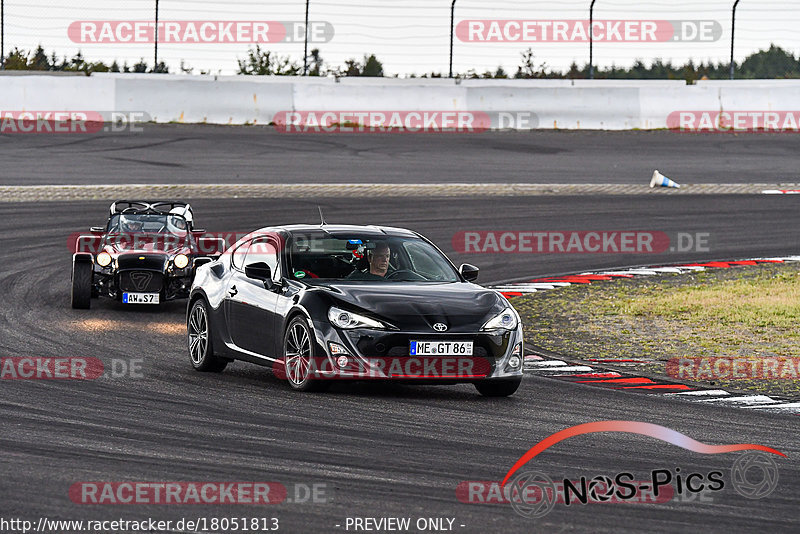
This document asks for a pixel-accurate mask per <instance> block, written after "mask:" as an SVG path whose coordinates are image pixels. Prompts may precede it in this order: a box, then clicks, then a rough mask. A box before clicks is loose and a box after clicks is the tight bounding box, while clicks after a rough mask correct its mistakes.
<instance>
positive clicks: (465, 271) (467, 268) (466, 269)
mask: <svg viewBox="0 0 800 534" xmlns="http://www.w3.org/2000/svg"><path fill="white" fill-rule="evenodd" d="M458 271H459V272H460V273H461V276H463V277H464V280H466V281H467V282H474V281H475V280H477V279H478V273H479V272H480V271H481V270H480V269H478V268H477V267H475V266H474V265H470V264H469V263H462V264H461V267H459V268H458Z"/></svg>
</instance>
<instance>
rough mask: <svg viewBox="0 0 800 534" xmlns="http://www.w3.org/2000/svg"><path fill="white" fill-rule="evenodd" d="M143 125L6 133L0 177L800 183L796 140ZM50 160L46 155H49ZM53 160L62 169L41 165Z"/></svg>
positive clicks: (5, 181)
mask: <svg viewBox="0 0 800 534" xmlns="http://www.w3.org/2000/svg"><path fill="white" fill-rule="evenodd" d="M137 128H140V129H141V130H142V131H139V132H127V131H126V132H117V133H108V134H103V133H97V134H73V135H69V134H60V135H12V134H6V135H0V142H2V158H3V163H4V166H3V172H2V174H0V185H9V184H14V185H39V184H85V183H91V184H108V183H150V184H152V183H176V182H180V183H219V182H224V183H286V184H292V183H359V182H370V183H397V182H399V183H407V182H411V183H431V182H436V183H439V182H448V183H461V182H478V183H485V182H489V183H497V182H517V183H569V184H572V183H612V184H645V185H646V184H647V183H648V182H649V181H650V175H652V174H653V170H654V169H659V170H660V171H661V172H662V173H664V174H665V175H667V176H669V177H670V178H673V179H675V180H676V181H677V182H679V183H697V184H700V183H723V184H729V183H785V182H790V183H794V182H800V176H799V175H798V172H797V148H798V143H797V139H796V138H795V136H792V135H786V134H753V135H735V134H713V133H712V134H686V133H675V132H670V131H651V132H598V131H577V132H576V131H533V132H512V131H504V132H485V133H469V134H457V133H450V134H437V133H429V134H367V133H360V134H358V133H353V134H286V133H279V132H277V131H275V130H274V129H273V128H271V127H265V126H250V127H232V126H212V125H171V124H166V125H165V124H161V125H156V124H144V125H142V126H137ZM43 158H45V160H44V161H43ZM50 160H55V161H58V162H59V165H58V166H55V167H53V166H50V165H46V164H44V163H45V162H46V161H50Z"/></svg>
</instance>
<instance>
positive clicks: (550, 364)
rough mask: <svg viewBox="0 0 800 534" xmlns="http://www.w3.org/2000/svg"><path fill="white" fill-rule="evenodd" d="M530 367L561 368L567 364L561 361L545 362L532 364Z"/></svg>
mask: <svg viewBox="0 0 800 534" xmlns="http://www.w3.org/2000/svg"><path fill="white" fill-rule="evenodd" d="M528 365H530V366H531V367H559V366H566V365H567V362H562V361H561V360H545V361H543V362H531V363H529V364H528Z"/></svg>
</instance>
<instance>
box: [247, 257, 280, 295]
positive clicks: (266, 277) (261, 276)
mask: <svg viewBox="0 0 800 534" xmlns="http://www.w3.org/2000/svg"><path fill="white" fill-rule="evenodd" d="M244 274H245V276H247V278H252V279H253V280H260V281H262V282H264V287H265V288H267V289H272V287H273V286H274V285H275V283H274V282H273V281H272V269H270V268H269V265H267V264H266V263H264V262H263V261H259V262H256V263H251V264H250V265H245V267H244Z"/></svg>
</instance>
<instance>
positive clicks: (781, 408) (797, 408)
mask: <svg viewBox="0 0 800 534" xmlns="http://www.w3.org/2000/svg"><path fill="white" fill-rule="evenodd" d="M742 408H749V409H753V410H755V409H758V410H763V411H770V412H787V413H800V402H786V403H782V404H770V405H767V406H762V405H758V406H742Z"/></svg>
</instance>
